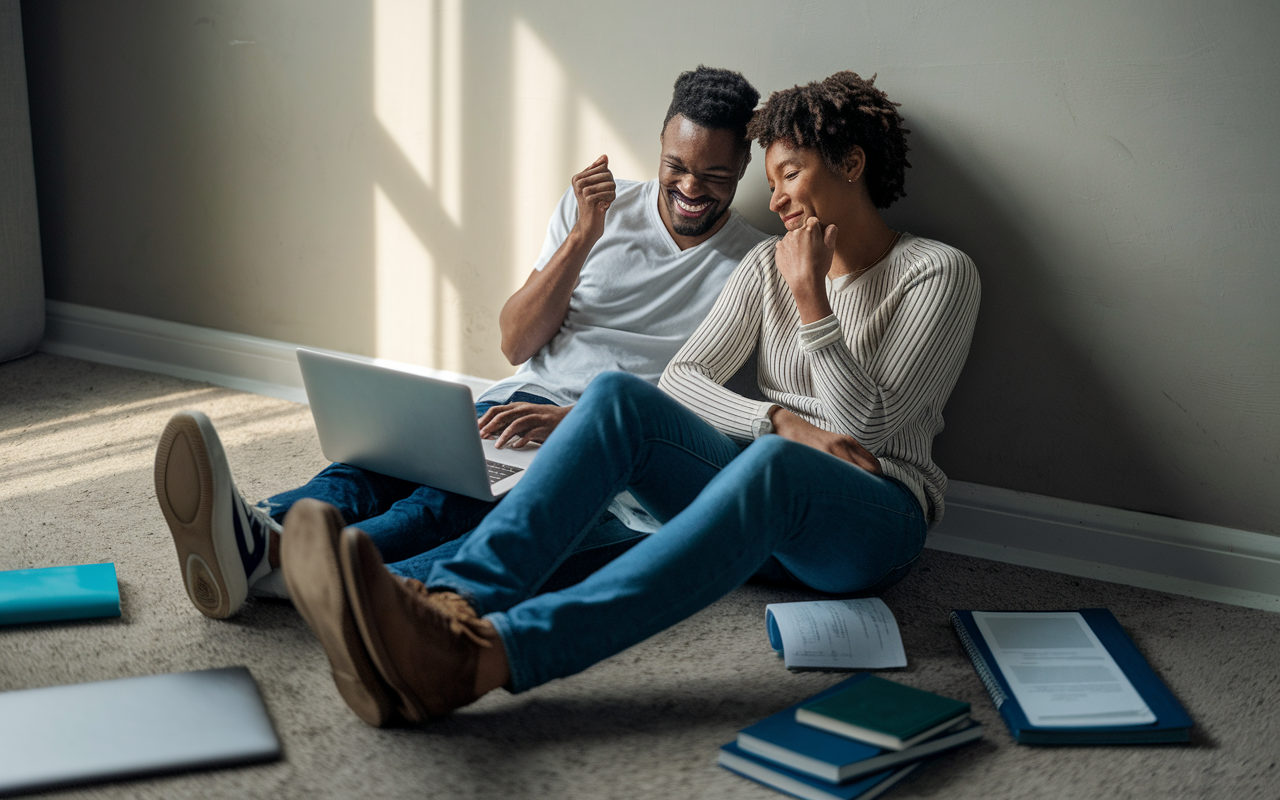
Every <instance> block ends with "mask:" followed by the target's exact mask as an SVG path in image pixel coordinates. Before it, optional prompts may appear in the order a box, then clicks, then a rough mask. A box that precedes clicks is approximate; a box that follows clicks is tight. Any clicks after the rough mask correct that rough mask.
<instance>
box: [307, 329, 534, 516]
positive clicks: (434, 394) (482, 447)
mask: <svg viewBox="0 0 1280 800" xmlns="http://www.w3.org/2000/svg"><path fill="white" fill-rule="evenodd" d="M298 366H299V367H300V368H301V369H302V382H303V385H305V386H306V389H307V401H308V402H309V403H310V404H311V416H312V417H313V418H314V419H315V422H316V433H317V434H319V436H320V449H321V450H322V451H323V452H324V456H325V458H327V459H329V460H330V461H338V462H341V463H343V464H351V465H352V466H356V467H361V468H363V469H367V470H372V471H373V472H380V473H382V474H383V475H390V476H392V477H395V478H401V479H403V480H406V481H413V482H414V483H421V484H424V485H426V486H434V487H436V488H437V489H446V490H448V491H451V492H456V493H458V494H463V495H467V496H468V497H475V498H477V499H480V500H496V499H498V498H499V497H501V496H502V495H504V494H506V493H507V492H508V491H510V490H511V487H513V486H515V485H516V483H517V482H518V481H519V480H520V478H522V477H523V476H524V470H525V468H527V467H528V466H529V464H530V463H531V462H532V461H533V457H534V455H535V454H536V453H537V450H538V448H537V447H536V446H530V447H526V448H523V449H521V450H509V449H502V450H499V449H498V448H497V447H496V446H494V444H493V441H492V440H490V439H481V438H480V431H479V429H478V428H477V426H476V410H475V403H474V402H473V401H472V399H471V389H470V388H468V387H467V386H465V385H463V384H461V383H453V382H451V381H444V380H439V379H437V378H431V377H427V376H425V375H419V374H416V373H413V372H408V371H405V370H399V369H394V368H391V367H386V366H381V365H378V364H370V363H368V362H366V361H360V360H358V359H354V358H344V357H342V356H336V355H331V354H329V353H321V352H317V351H315V350H307V349H305V348H299V349H298Z"/></svg>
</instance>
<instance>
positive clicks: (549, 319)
mask: <svg viewBox="0 0 1280 800" xmlns="http://www.w3.org/2000/svg"><path fill="white" fill-rule="evenodd" d="M594 244H595V242H594V241H588V240H587V238H586V237H585V236H584V235H582V234H581V233H580V231H579V230H578V228H577V227H576V226H575V228H574V230H572V231H570V232H569V236H568V238H566V239H565V240H564V243H562V244H561V245H560V248H559V249H558V250H556V252H555V255H553V256H552V257H551V260H550V261H548V262H547V265H546V266H545V267H543V268H542V270H541V271H539V270H534V271H533V274H531V275H530V276H529V279H528V280H527V281H525V284H524V286H522V287H520V289H519V290H518V291H517V292H516V293H515V294H513V295H511V298H510V299H509V300H507V303H506V305H504V306H503V307H502V313H501V314H499V315H498V325H499V327H500V328H501V329H502V354H503V355H504V356H506V357H507V361H509V362H511V363H512V364H523V363H524V362H525V361H528V360H529V359H530V358H532V357H533V355H534V354H535V353H537V352H538V351H539V350H541V349H542V346H543V345H545V344H546V343H547V342H549V341H551V339H552V337H554V336H555V335H556V332H557V331H559V330H560V325H561V324H562V323H563V322H564V318H565V315H566V314H568V313H569V298H570V296H572V294H573V290H574V287H576V286H577V285H578V276H579V275H580V274H581V272H582V265H583V264H584V263H586V261H587V254H588V253H590V252H591V248H592V246H593V245H594Z"/></svg>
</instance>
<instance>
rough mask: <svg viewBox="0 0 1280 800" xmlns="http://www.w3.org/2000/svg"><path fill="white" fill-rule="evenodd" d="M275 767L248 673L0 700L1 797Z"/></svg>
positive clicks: (73, 688)
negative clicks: (182, 773)
mask: <svg viewBox="0 0 1280 800" xmlns="http://www.w3.org/2000/svg"><path fill="white" fill-rule="evenodd" d="M279 757H280V740H279V739H277V738H276V733H275V730H274V729H273V728H272V727H271V720H270V718H268V716H267V709H266V708H265V707H264V706H263V704H262V697H261V695H259V694H258V685H257V684H256V683H254V680H253V676H252V675H250V674H249V670H247V669H246V668H244V667H226V668H224V669H208V670H201V671H199V672H180V673H174V674H170V675H147V676H144V677H141V678H122V679H119V680H111V681H97V682H94V683H76V684H71V685H69V686H50V687H47V688H43V689H24V690H20V691H13V692H3V693H0V794H11V793H19V792H28V791H35V790H37V789H45V788H49V787H52V786H61V785H66V784H73V783H86V782H90V781H101V780H114V779H119V778H128V777H138V776H143V775H154V774H157V773H165V772H175V771H179V770H187V769H197V768H208V767H216V766H226V765H231V764H243V763H252V762H260V761H274V760H275V759H277V758H279Z"/></svg>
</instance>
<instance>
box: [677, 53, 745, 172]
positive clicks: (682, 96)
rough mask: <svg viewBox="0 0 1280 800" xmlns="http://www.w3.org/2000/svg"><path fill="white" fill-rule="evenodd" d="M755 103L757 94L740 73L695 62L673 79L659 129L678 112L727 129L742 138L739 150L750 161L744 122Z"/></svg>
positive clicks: (694, 119)
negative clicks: (694, 66)
mask: <svg viewBox="0 0 1280 800" xmlns="http://www.w3.org/2000/svg"><path fill="white" fill-rule="evenodd" d="M759 102H760V93H759V92H757V91H756V88H755V87H754V86H752V85H751V84H750V83H749V82H748V81H747V79H746V78H744V77H742V73H741V72H734V71H732V70H727V69H714V68H712V67H706V66H702V65H699V66H698V68H697V69H695V70H690V71H689V72H682V73H680V77H678V78H676V84H675V92H674V93H673V94H672V96H671V105H670V107H668V108H667V116H666V119H664V120H662V130H663V131H665V130H666V129H667V123H668V122H670V121H671V118H672V117H674V116H675V115H677V114H679V115H681V116H683V117H684V118H685V119H688V120H689V121H690V122H693V123H695V124H698V125H701V126H702V127H704V128H712V129H718V130H727V131H731V132H732V133H733V134H734V135H735V136H737V137H738V138H739V139H741V140H742V149H743V151H744V152H745V153H746V158H747V161H750V160H751V139H750V138H748V136H747V124H748V123H749V122H751V115H752V114H753V113H755V108H756V104H757V103H759ZM744 163H745V162H744Z"/></svg>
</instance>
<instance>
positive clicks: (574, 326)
mask: <svg viewBox="0 0 1280 800" xmlns="http://www.w3.org/2000/svg"><path fill="white" fill-rule="evenodd" d="M617 185H618V189H617V199H616V200H614V202H613V205H611V206H610V207H609V210H608V212H607V213H606V214H605V219H604V233H603V235H601V237H600V240H599V241H598V242H596V244H595V247H593V248H591V253H590V254H589V255H588V256H587V260H586V262H585V263H584V264H583V265H582V272H581V274H580V276H579V278H578V285H577V286H576V287H574V290H573V294H572V295H571V296H570V298H569V312H568V314H566V315H565V319H564V322H563V324H561V326H560V330H559V332H558V333H556V335H555V336H554V337H553V338H552V339H551V341H550V342H548V343H547V344H546V345H544V346H543V347H542V349H541V350H539V351H538V353H537V354H536V355H535V356H534V357H533V358H531V359H529V360H528V361H526V362H525V363H524V364H522V365H521V366H520V369H519V370H518V371H517V372H516V374H515V375H512V376H511V377H510V378H505V379H503V380H500V381H498V382H497V383H495V384H494V385H493V386H491V387H489V389H488V390H487V391H486V392H485V393H484V394H482V395H481V396H480V400H481V401H490V402H493V401H499V402H500V401H504V400H506V399H507V398H508V397H510V396H511V394H512V393H514V392H520V391H523V392H529V393H530V394H536V395H540V396H542V397H545V398H547V399H548V400H553V401H555V402H556V403H557V404H559V405H570V404H572V403H575V402H577V400H578V397H579V396H581V394H582V392H583V390H584V389H586V388H587V384H588V383H590V382H591V379H592V378H594V377H595V376H596V375H598V374H600V373H601V372H606V371H609V370H620V371H622V372H630V373H631V374H633V375H636V376H638V377H641V378H644V379H645V380H647V381H649V382H650V383H653V384H657V382H658V378H659V376H661V375H662V370H663V369H665V368H666V366H667V362H669V361H670V360H671V359H672V357H673V356H675V354H676V351H678V350H679V349H680V347H681V345H683V344H684V343H685V340H686V339H688V338H689V336H690V335H691V334H692V333H693V331H694V330H695V329H696V328H697V327H698V325H699V323H701V322H702V319H703V317H705V316H706V315H707V312H708V311H710V310H711V306H712V305H713V304H714V303H715V300H716V297H717V296H718V295H719V294H720V290H721V289H722V288H723V287H724V284H725V281H727V280H728V279H729V276H730V275H731V274H732V273H733V270H734V268H736V267H737V266H738V262H739V261H741V260H742V258H743V257H744V256H745V255H746V254H747V253H748V252H749V251H750V250H751V248H752V247H754V246H755V245H756V244H758V243H759V242H761V241H762V240H764V238H765V234H764V233H762V232H761V231H759V230H756V229H755V228H753V227H752V226H751V225H750V224H749V223H748V222H747V221H746V220H744V219H743V218H742V216H741V215H740V214H739V213H738V212H737V211H735V210H733V209H730V210H729V219H728V221H726V222H725V224H724V226H723V227H722V228H720V230H718V231H716V233H715V235H714V236H712V237H711V238H710V239H707V240H706V241H705V242H703V243H701V244H699V245H697V246H696V247H691V248H689V249H688V250H681V249H680V247H679V246H678V245H677V244H676V243H675V240H673V239H672V238H671V234H669V233H668V232H667V228H666V226H665V225H664V224H663V222H662V217H661V216H660V215H659V213H658V192H659V187H658V182H657V181H648V182H647V183H638V182H636V181H623V180H620V181H618V182H617ZM577 219H578V201H577V198H575V197H574V195H573V190H572V189H569V190H568V191H566V192H565V193H564V196H563V197H561V198H560V203H559V205H557V206H556V210H555V213H554V214H552V216H551V222H550V223H549V224H548V225H547V238H546V241H545V242H544V243H543V245H542V253H541V255H539V256H538V261H537V263H536V264H534V269H537V270H541V269H542V268H543V267H545V266H546V265H547V262H549V261H550V260H551V257H552V256H553V255H555V252H556V250H558V249H559V248H560V245H561V244H563V243H564V240H565V239H566V238H567V237H568V236H569V231H570V230H571V229H572V228H573V225H574V223H575V222H576V221H577Z"/></svg>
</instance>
